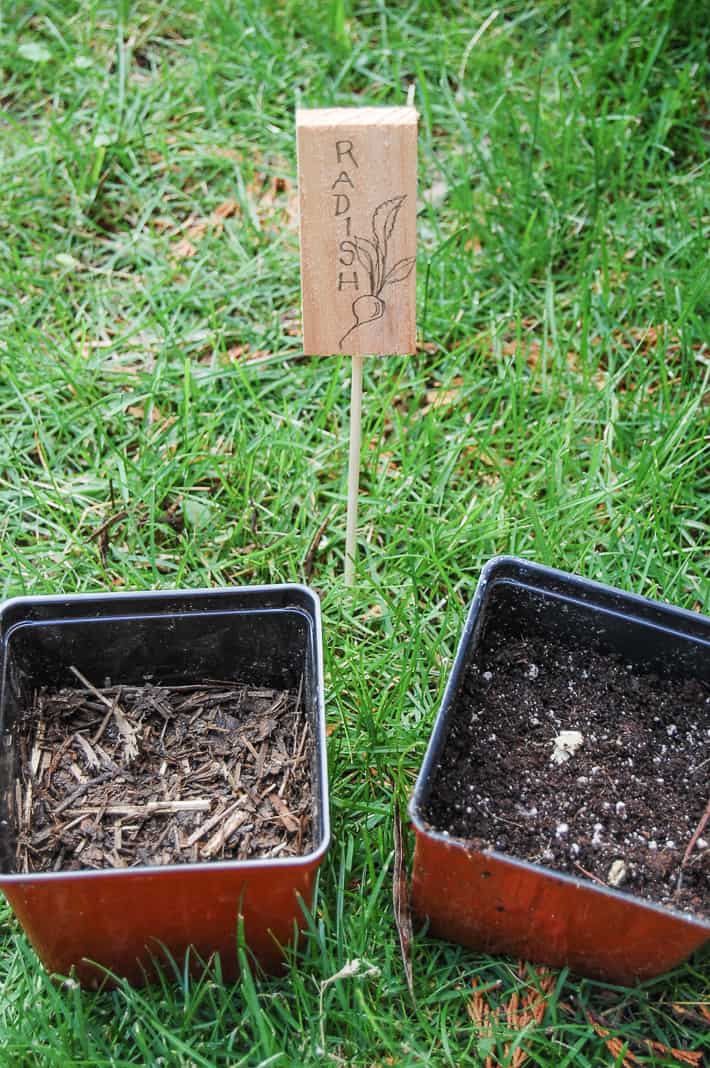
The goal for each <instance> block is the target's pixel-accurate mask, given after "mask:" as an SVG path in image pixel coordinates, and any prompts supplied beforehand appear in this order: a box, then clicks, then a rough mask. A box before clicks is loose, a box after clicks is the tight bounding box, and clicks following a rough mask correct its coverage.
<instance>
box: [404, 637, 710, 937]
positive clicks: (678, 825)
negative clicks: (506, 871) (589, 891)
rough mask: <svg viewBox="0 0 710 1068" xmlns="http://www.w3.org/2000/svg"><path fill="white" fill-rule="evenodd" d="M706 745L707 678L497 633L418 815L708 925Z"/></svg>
mask: <svg viewBox="0 0 710 1068" xmlns="http://www.w3.org/2000/svg"><path fill="white" fill-rule="evenodd" d="M563 731H570V732H578V734H579V736H581V740H580V738H579V737H577V736H576V735H571V736H569V735H568V736H565V735H562V732H563ZM560 736H561V737H560ZM556 738H557V739H559V741H558V743H557V746H555V739H556ZM577 743H579V744H578V746H577ZM709 743H710V688H708V687H707V686H704V685H703V684H702V683H701V682H699V681H696V680H692V679H691V680H687V681H682V682H681V681H678V680H675V681H674V680H670V679H662V678H658V677H657V676H655V675H651V674H637V673H635V672H634V671H633V670H632V669H631V667H630V666H629V665H628V664H627V663H626V662H625V661H624V660H621V659H618V658H616V657H611V656H608V655H605V654H603V653H599V652H590V651H589V649H581V648H577V647H575V645H574V644H571V643H570V644H567V643H566V642H565V643H564V644H563V643H561V642H557V641H555V642H549V641H544V640H542V639H540V638H536V637H531V638H516V639H511V640H508V641H507V642H503V641H501V640H500V639H496V638H495V636H493V637H488V638H486V639H485V640H484V643H483V648H482V652H481V656H480V658H479V661H478V663H476V664H474V665H472V666H471V668H470V669H469V671H468V674H467V677H466V679H465V681H464V685H463V689H462V692H461V694H460V697H459V699H458V703H457V707H456V709H455V711H454V714H453V716H452V719H451V722H450V730H449V734H448V737H447V740H446V742H445V744H444V748H443V751H442V755H441V759H440V762H439V763H438V765H437V767H436V769H435V773H434V776H433V783H432V788H431V792H430V794H429V797H428V800H427V801H426V803H425V806H424V813H423V814H424V817H425V819H426V820H427V822H428V823H429V824H430V825H431V826H432V827H433V828H435V829H437V830H438V831H440V832H441V831H443V832H444V833H447V834H450V835H453V836H456V837H457V838H463V839H467V840H469V841H471V842H472V844H473V845H474V847H475V848H478V849H490V848H493V849H496V850H497V851H499V852H504V853H507V854H509V855H512V856H514V857H517V858H518V859H523V860H528V861H531V862H533V863H535V864H541V865H544V866H545V867H549V868H553V869H555V870H557V871H561V872H566V873H568V874H570V875H574V876H578V877H582V878H588V879H591V880H593V881H595V882H597V883H601V884H604V885H606V886H615V887H617V888H618V889H620V890H623V891H625V892H628V893H631V894H634V895H636V896H639V897H642V898H646V899H648V900H651V901H654V902H656V903H658V904H662V905H665V906H670V907H672V908H676V909H680V910H685V911H689V912H692V913H693V914H695V915H697V916H700V917H704V916H708V915H709V914H710V823H708V825H707V826H706V827H705V829H704V830H703V831H702V832H701V834H700V835H699V836H698V838H697V841H696V842H695V844H694V846H693V849H692V851H691V853H690V855H689V856H688V857H687V858H686V859H684V858H685V854H686V850H687V848H688V846H689V845H690V843H691V841H692V839H693V836H694V832H695V831H696V829H697V828H698V825H699V824H700V823H701V821H702V818H703V815H704V813H705V811H706V806H707V805H708V803H709V801H710V756H709V753H710V744H709ZM555 749H557V755H556V757H555V759H554V760H553V753H554V752H555ZM565 753H566V754H567V757H566V758H565ZM556 761H559V762H556Z"/></svg>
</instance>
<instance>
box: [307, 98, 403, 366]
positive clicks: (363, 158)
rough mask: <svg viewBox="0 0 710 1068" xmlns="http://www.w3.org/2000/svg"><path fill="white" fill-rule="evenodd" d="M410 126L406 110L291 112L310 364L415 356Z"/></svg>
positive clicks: (372, 109)
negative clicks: (343, 356) (335, 358)
mask: <svg viewBox="0 0 710 1068" xmlns="http://www.w3.org/2000/svg"><path fill="white" fill-rule="evenodd" d="M417 120H418V114H417V111H416V109H415V108H412V107H397V108H384V107H383V108H379V107H373V108H369V107H366V108H319V109H299V110H298V111H297V112H296V133H297V145H298V185H299V193H300V229H301V294H302V303H303V349H304V352H306V353H308V354H310V355H314V356H327V355H331V354H335V353H340V352H344V353H349V354H350V355H354V356H365V355H388V354H394V353H408V352H414V351H415V314H416V266H415V264H416V197H417Z"/></svg>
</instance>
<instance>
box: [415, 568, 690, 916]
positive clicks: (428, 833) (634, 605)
mask: <svg viewBox="0 0 710 1068" xmlns="http://www.w3.org/2000/svg"><path fill="white" fill-rule="evenodd" d="M516 569H518V571H519V572H520V571H522V572H524V571H526V570H527V571H529V573H530V577H531V578H535V577H537V578H539V579H543V580H547V581H548V582H553V583H560V584H562V585H563V586H565V587H567V594H566V596H565V595H563V594H561V593H559V592H557V591H554V590H553V591H550V590H549V589H547V588H545V587H541V586H540V585H535V584H532V583H530V584H528V583H526V582H525V581H524V580H523V579H522V578H521V577H520V574H518V575H517V576H516V575H515V574H513V571H515V570H516ZM501 571H502V572H503V575H502V576H501V580H503V581H504V580H506V579H507V580H508V581H512V582H514V584H515V585H517V586H522V587H524V588H525V589H528V590H533V591H537V592H548V593H549V592H553V593H555V592H556V595H557V598H558V599H559V600H567V601H568V600H579V598H574V597H573V591H574V590H575V589H576V588H578V589H580V590H581V589H584V590H589V591H590V592H591V593H592V594H596V595H597V596H598V597H601V596H602V595H603V597H604V598H609V597H618V598H620V599H621V600H622V601H623V602H624V604H625V605H627V606H628V608H629V610H630V611H628V612H623V613H621V612H619V611H617V612H616V613H614V614H616V615H620V616H622V617H628V619H629V622H632V621H638V620H639V615H647V614H652V615H654V616H657V615H661V614H663V615H667V617H668V619H669V621H670V620H678V622H681V621H684V622H691V623H694V624H695V625H696V627H698V624H699V627H698V629H705V630H707V637H706V638H703V637H701V636H700V635H699V634H698V635H695V636H693V637H694V640H699V641H703V642H705V643H707V645H708V650H709V651H710V617H708V616H704V615H700V614H699V613H697V612H689V611H688V610H687V609H684V608H677V607H676V606H674V605H669V604H667V603H666V602H663V601H655V600H652V599H651V598H649V597H642V596H641V595H640V594H637V593H629V592H627V591H625V590H621V589H619V588H617V587H615V586H609V585H607V584H605V583H603V582H596V581H595V580H594V579H585V578H583V577H582V576H580V575H575V574H573V573H572V572H569V571H560V570H558V569H556V568H553V567H548V566H547V565H545V564H537V563H535V562H533V561H531V560H525V559H523V558H522V557H518V556H509V555H502V556H494V557H492V558H491V559H490V560H488V561H487V562H486V563H485V564H484V566H483V568H482V570H481V574H480V577H479V580H478V584H477V586H476V590H475V593H474V596H473V600H472V602H471V605H470V607H469V609H468V612H467V614H466V622H465V623H464V628H463V631H462V634H461V637H460V639H459V642H458V645H457V647H456V652H455V653H454V660H453V665H452V668H451V671H450V673H449V677H448V680H447V683H446V687H445V689H444V693H443V696H442V699H441V703H440V705H439V708H438V710H437V713H436V716H435V719H434V725H433V728H432V732H431V736H430V738H429V742H428V744H427V748H426V752H425V754H424V759H423V761H422V764H421V767H420V769H419V773H418V775H417V778H416V781H415V783H414V790H413V792H412V796H411V798H410V800H409V805H408V807H407V811H408V814H409V818H410V820H411V822H412V824H413V826H414V829H415V832H416V834H417V835H422V836H424V837H426V838H430V839H434V840H435V841H437V842H439V843H441V844H442V845H447V846H450V847H453V848H455V849H457V850H463V851H464V852H466V853H472V854H477V855H479V856H484V857H490V858H491V859H492V860H494V861H497V862H499V863H503V864H509V865H511V866H512V867H514V868H520V869H521V870H526V871H534V872H537V873H539V874H540V875H544V876H546V877H547V878H551V879H557V880H559V881H561V882H564V883H567V884H569V885H571V886H575V887H583V888H584V889H585V890H591V891H593V892H594V893H597V894H605V895H607V896H609V897H612V898H618V899H621V900H623V901H625V902H629V903H633V904H634V905H636V906H638V907H639V908H641V909H648V910H650V911H652V912H659V913H662V914H663V915H668V914H669V913H670V914H671V915H672V916H674V917H675V918H677V919H679V920H682V921H683V922H684V923H687V924H691V925H693V926H696V927H698V928H699V929H701V930H707V931H708V932H710V917H708V919H702V918H700V917H698V916H695V915H694V914H693V913H692V912H682V911H680V910H678V909H675V908H673V907H672V906H670V905H660V904H658V903H656V902H654V901H649V900H646V899H644V898H640V897H637V896H636V895H634V894H629V893H627V892H625V891H623V890H617V889H615V888H613V887H609V886H602V885H598V884H597V883H595V882H593V881H592V880H591V879H584V878H579V877H577V876H574V875H568V874H567V873H566V872H561V871H555V869H554V868H548V867H546V866H545V865H544V864H535V863H533V862H532V861H529V860H521V859H520V858H518V857H514V856H512V855H511V854H510V853H502V852H499V851H498V850H496V849H494V848H491V849H485V850H482V849H472V848H471V845H470V842H469V841H468V840H467V839H465V838H459V837H457V836H455V835H450V834H445V833H444V832H442V831H438V830H436V828H434V827H432V826H431V824H429V823H427V822H426V820H424V818H423V816H422V814H421V804H422V798H423V795H424V792H425V788H426V786H427V784H428V782H429V780H430V778H431V775H432V773H433V770H434V764H435V762H436V758H437V755H438V753H439V751H440V749H441V748H442V746H443V743H444V741H445V739H444V737H443V736H444V727H445V724H446V720H447V719H448V715H449V712H450V708H451V705H452V703H453V699H454V695H455V693H456V688H457V686H458V682H459V679H460V677H461V674H462V671H463V653H464V650H465V649H466V647H467V646H468V643H469V641H470V638H471V633H472V631H473V628H474V626H475V623H476V621H477V619H478V615H479V612H480V609H481V604H482V602H483V598H484V596H485V593H486V590H487V587H488V586H489V585H491V584H492V583H493V582H494V581H495V580H496V579H497V578H498V573H499V572H501ZM589 603H590V604H591V605H592V606H593V605H594V604H595V602H594V601H591V602H589ZM596 606H597V607H598V608H600V610H603V611H606V612H609V611H610V609H607V608H603V606H602V605H600V604H599V603H598V602H597V604H596ZM634 609H636V612H637V613H638V615H633V614H632V613H633V610H634ZM678 633H680V634H684V635H685V636H686V637H690V635H688V634H687V632H684V631H678Z"/></svg>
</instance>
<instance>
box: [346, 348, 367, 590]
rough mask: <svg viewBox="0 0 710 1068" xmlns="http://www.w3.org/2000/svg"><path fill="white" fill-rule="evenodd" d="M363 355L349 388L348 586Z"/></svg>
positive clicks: (354, 548) (357, 479)
mask: <svg viewBox="0 0 710 1068" xmlns="http://www.w3.org/2000/svg"><path fill="white" fill-rule="evenodd" d="M362 363H363V357H362V356H353V369H352V379H351V386H350V455H349V458H348V516H347V522H346V527H345V585H346V586H352V585H353V583H354V582H355V553H356V552H357V498H358V491H359V489H360V449H361V446H362Z"/></svg>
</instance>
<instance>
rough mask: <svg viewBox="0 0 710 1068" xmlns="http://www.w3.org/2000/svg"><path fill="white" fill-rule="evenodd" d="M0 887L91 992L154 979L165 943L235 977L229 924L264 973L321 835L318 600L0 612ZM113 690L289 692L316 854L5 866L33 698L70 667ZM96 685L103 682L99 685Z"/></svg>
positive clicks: (116, 601) (129, 598)
mask: <svg viewBox="0 0 710 1068" xmlns="http://www.w3.org/2000/svg"><path fill="white" fill-rule="evenodd" d="M0 657H1V661H0V738H1V739H2V747H1V749H0V799H1V801H0V803H1V804H2V808H3V811H2V812H0V817H1V818H2V821H3V822H2V823H0V832H1V833H0V889H1V890H2V891H3V892H4V893H5V895H6V897H7V898H8V900H9V902H10V904H11V905H12V907H13V909H14V911H15V913H16V915H17V917H18V919H19V920H20V923H21V924H22V926H23V927H24V929H25V931H26V933H27V936H28V938H29V939H30V941H31V943H32V944H33V946H34V948H35V949H36V951H37V953H38V955H39V956H40V958H41V959H42V961H43V963H44V965H45V967H46V968H47V969H48V970H49V971H51V972H58V973H61V974H68V973H69V971H70V970H71V969H74V974H75V976H76V978H77V979H78V980H79V981H80V982H81V983H82V984H83V985H85V986H89V987H96V986H98V985H99V984H100V983H101V982H102V981H103V980H104V973H103V972H102V971H101V969H100V968H97V967H96V966H95V964H98V965H102V966H104V967H105V968H109V969H110V970H111V971H113V972H115V973H116V974H117V975H119V976H123V977H126V978H127V979H128V980H129V981H131V982H133V983H135V984H142V983H144V982H146V981H149V979H150V977H151V969H152V962H153V960H154V959H159V958H160V956H161V953H162V950H163V948H165V949H167V950H168V951H169V953H170V954H171V955H172V956H173V957H174V958H175V959H176V960H178V961H180V960H182V959H183V957H184V954H185V952H186V951H187V950H188V948H189V947H193V948H194V950H195V951H196V953H197V955H198V956H199V958H201V959H202V960H206V959H207V958H209V957H210V956H211V955H212V954H214V953H216V952H219V953H220V955H221V961H222V969H223V973H224V974H225V975H226V976H227V977H229V976H233V975H235V974H236V972H237V967H238V959H237V926H238V921H239V919H240V918H241V919H243V926H244V937H245V941H246V945H247V948H248V950H249V951H250V952H251V953H252V954H253V956H254V957H255V958H256V960H257V961H258V963H259V964H260V965H261V966H262V967H263V968H265V969H266V970H267V971H273V970H276V969H278V967H279V966H280V964H281V963H282V961H283V955H284V952H283V947H284V946H285V945H287V944H288V943H290V942H292V941H293V938H294V934H295V932H296V929H297V928H298V927H300V926H301V925H302V923H303V920H304V917H303V912H302V909H301V905H300V903H299V899H300V898H302V899H303V900H304V901H305V902H306V903H307V904H310V903H311V901H312V892H313V886H314V881H315V876H316V870H317V868H318V866H319V864H320V862H321V861H322V859H323V856H324V854H325V852H326V850H327V848H328V844H329V838H330V825H329V810H328V782H327V766H326V745H325V711H324V702H323V655H322V639H321V620H320V606H319V601H318V598H317V596H316V595H315V594H314V593H312V592H311V591H310V590H308V589H307V588H306V587H304V586H298V585H283V586H262V587H246V588H243V589H216V590H181V591H165V592H152V593H120V594H99V595H92V594H89V595H86V594H84V595H77V596H73V597H61V596H60V597H23V598H17V599H14V600H10V601H7V602H6V603H5V604H3V605H2V606H0ZM71 665H73V666H75V667H76V668H78V669H79V670H80V671H81V672H82V673H83V674H84V675H85V676H86V678H88V679H95V680H104V679H105V678H107V677H108V678H110V679H111V680H112V682H113V683H114V684H121V685H128V686H130V685H142V684H143V683H144V682H145V680H146V677H150V679H151V681H152V682H154V683H156V684H164V685H169V686H170V685H171V686H176V685H184V684H191V683H195V682H201V681H203V680H205V679H209V678H217V679H226V680H238V681H239V682H240V683H248V684H250V685H254V686H258V687H273V688H281V689H286V688H296V687H298V686H299V683H300V682H301V680H303V682H302V691H301V693H302V701H303V708H304V709H305V713H306V715H307V716H308V717H309V719H310V724H311V732H312V738H313V754H314V755H313V760H312V768H311V780H312V783H313V796H314V811H313V813H312V825H313V834H312V841H313V846H312V849H311V850H310V852H308V853H305V854H304V855H302V856H296V857H284V858H279V857H276V858H269V859H263V860H260V859H253V860H223V861H212V862H201V863H186V864H172V865H166V866H164V867H160V866H154V867H134V868H123V869H107V870H101V871H95V870H89V871H71V872H66V871H64V872H63V871H61V870H60V871H58V872H56V873H55V872H49V873H41V874H40V873H37V874H35V873H32V874H22V873H15V872H14V871H13V865H14V855H15V854H14V848H13V847H14V842H13V841H12V831H11V825H12V821H11V820H10V819H9V812H8V791H10V790H12V789H13V784H14V777H15V776H14V772H15V768H16V766H17V761H18V760H19V759H20V756H19V754H18V752H17V746H16V744H15V732H14V725H15V723H16V720H17V716H18V713H19V712H20V711H21V710H22V709H23V708H26V707H27V700H28V695H29V694H30V693H31V692H32V691H33V690H35V689H39V688H46V689H47V690H49V691H50V692H51V691H56V690H58V689H60V688H62V687H65V686H75V685H76V679H75V677H74V675H73V674H72V673H71V672H70V666H71ZM99 684H102V682H100V683H99Z"/></svg>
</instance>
